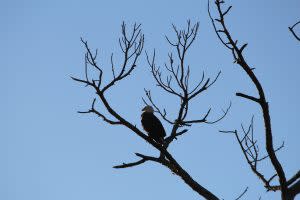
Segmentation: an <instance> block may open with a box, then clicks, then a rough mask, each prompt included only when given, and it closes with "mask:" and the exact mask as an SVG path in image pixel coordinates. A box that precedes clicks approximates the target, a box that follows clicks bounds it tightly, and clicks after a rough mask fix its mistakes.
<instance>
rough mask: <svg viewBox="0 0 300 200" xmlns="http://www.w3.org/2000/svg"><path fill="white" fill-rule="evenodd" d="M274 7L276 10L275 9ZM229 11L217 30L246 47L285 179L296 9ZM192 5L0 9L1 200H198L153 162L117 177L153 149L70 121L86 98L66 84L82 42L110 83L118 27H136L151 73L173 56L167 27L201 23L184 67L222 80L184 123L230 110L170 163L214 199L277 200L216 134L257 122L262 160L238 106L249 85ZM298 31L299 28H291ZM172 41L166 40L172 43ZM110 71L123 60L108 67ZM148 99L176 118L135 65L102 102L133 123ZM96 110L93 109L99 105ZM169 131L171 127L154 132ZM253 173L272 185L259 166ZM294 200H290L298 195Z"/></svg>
mask: <svg viewBox="0 0 300 200" xmlns="http://www.w3.org/2000/svg"><path fill="white" fill-rule="evenodd" d="M283 2H284V3H283ZM227 3H228V4H230V5H233V9H232V11H231V13H230V15H229V16H228V18H227V24H228V27H229V29H230V30H231V32H232V35H233V37H234V38H236V39H238V40H239V41H240V42H241V43H242V42H248V43H249V45H248V47H247V49H246V50H245V56H246V58H247V61H248V63H249V64H250V65H251V66H253V67H255V68H256V69H255V73H256V74H257V76H258V78H259V79H260V81H261V83H262V85H263V86H264V89H265V92H266V96H267V99H268V101H269V102H270V109H271V115H272V125H273V133H274V145H275V146H278V145H280V144H281V142H282V141H285V148H284V149H282V150H281V151H280V152H279V153H277V155H278V157H279V160H280V161H281V162H282V164H283V167H284V169H285V172H286V176H287V178H289V177H291V176H292V175H293V174H294V173H295V172H296V171H298V170H299V168H300V156H299V150H300V149H299V142H300V135H299V128H298V124H297V123H298V119H299V115H298V113H300V106H299V102H300V95H299V84H300V80H299V73H300V69H299V62H300V57H299V52H300V43H299V42H297V41H296V40H295V38H293V37H292V35H291V33H290V32H289V31H288V26H291V25H292V24H293V23H295V22H296V21H297V20H299V18H300V13H299V9H300V1H298V0H291V1H279V0H275V1H274V0H265V1H259V0H255V1H238V0H234V1H228V2H227ZM206 5H207V2H206V1H201V0H198V1H196V0H187V1H179V0H172V1H171V0H167V1H158V0H152V1H138V0H127V1H121V0H110V1H103V0H102V1H101V0H100V1H96V0H85V1H83V0H81V1H79V0H74V1H59V0H52V1H40V0H28V1H17V0H10V1H3V0H2V1H1V2H0V16H1V17H0V24H1V32H0V42H1V47H0V55H1V56H0V58H1V59H0V66H1V67H0V75H1V79H0V82H1V84H0V89H1V100H0V102H1V103H0V109H1V113H0V118H1V126H0V159H1V165H0V199H3V200H66V199H70V200H71V199H72V200H83V199H89V200H96V199H97V200H99V199H107V200H108V199H109V200H120V199H131V200H140V199H143V200H150V199H151V200H152V199H190V200H192V199H202V198H199V196H198V195H197V194H196V193H195V192H193V191H192V190H191V189H190V188H188V187H187V186H186V185H185V184H184V183H183V182H182V180H181V179H180V178H178V177H176V176H174V175H172V173H170V171H169V170H168V169H165V168H164V167H162V166H159V165H157V164H155V163H150V162H149V163H146V164H144V165H141V166H138V167H135V168H130V169H123V170H116V169H113V168H112V166H113V165H116V164H120V163H122V162H130V161H134V160H136V157H135V155H134V153H135V152H140V153H145V154H148V155H158V153H157V152H156V151H155V150H153V149H152V147H151V146H149V145H148V144H146V143H145V142H144V141H143V140H141V139H140V138H138V137H137V136H135V135H134V134H132V132H130V131H129V130H127V129H126V128H123V127H111V126H109V125H107V124H105V123H104V122H103V121H102V120H101V119H97V118H96V117H95V116H93V115H80V114H77V113H76V112H77V111H78V110H87V109H89V107H90V103H91V101H92V98H93V97H94V96H95V95H94V92H93V91H92V90H91V89H88V88H85V87H83V86H82V85H80V84H78V83H75V82H73V81H72V80H71V79H70V75H73V76H77V77H82V76H83V72H84V68H83V66H84V65H83V64H84V60H83V58H84V48H83V46H82V44H81V42H80V37H84V38H85V39H86V40H88V41H89V43H90V46H91V47H92V48H99V50H100V56H99V61H98V62H99V63H101V65H102V66H103V68H104V71H105V81H108V80H110V78H111V71H110V68H109V56H110V54H111V52H115V54H116V55H118V54H119V55H120V49H119V46H118V42H117V39H118V37H119V36H120V25H121V23H122V21H125V22H126V23H128V26H130V25H131V24H133V23H134V22H139V23H142V29H143V32H144V33H145V38H146V39H145V50H148V51H152V50H153V48H156V50H157V54H158V57H157V63H158V64H163V63H164V62H165V61H166V60H167V53H168V51H170V50H171V47H170V46H168V44H167V42H166V41H165V39H164V35H169V36H170V37H171V38H172V37H173V36H174V33H173V32H172V29H171V24H172V23H174V24H176V25H177V26H178V27H184V26H185V25H186V20H187V19H191V20H192V22H196V21H200V32H199V35H198V37H197V40H196V41H195V43H194V46H193V47H192V48H191V50H190V52H189V55H188V57H187V63H189V64H190V66H191V71H192V79H193V80H197V79H199V77H200V75H201V73H202V71H203V70H204V71H205V73H206V75H207V77H214V76H215V75H216V74H217V72H218V71H219V70H221V71H222V74H221V77H220V79H219V80H218V81H217V83H216V84H215V85H214V86H213V87H211V88H210V89H209V90H208V91H206V92H205V93H203V94H202V95H201V96H200V97H198V98H197V99H196V100H194V101H193V103H192V107H191V112H190V116H189V117H190V118H193V117H197V116H198V117H201V116H202V115H203V113H205V112H206V111H207V109H208V108H209V107H212V113H211V116H210V118H209V119H212V120H213V119H215V118H217V117H218V116H219V115H220V114H221V112H222V111H221V110H222V108H226V106H228V104H229V102H230V101H231V102H232V109H231V111H230V113H229V114H228V116H227V117H226V118H225V119H224V120H223V121H221V122H220V123H218V124H215V125H204V124H200V125H193V127H192V128H191V129H190V131H189V132H188V134H186V135H185V136H184V137H182V138H180V140H177V141H175V142H174V143H173V145H172V146H171V147H170V151H171V152H172V153H173V154H174V157H175V158H177V160H178V161H179V163H181V164H182V166H183V167H184V168H185V169H186V170H187V171H188V172H190V174H191V175H192V176H193V177H194V178H195V179H196V180H197V181H199V183H200V184H202V185H203V186H205V187H207V188H208V189H209V190H211V191H212V192H214V193H215V194H216V195H217V196H218V197H219V198H224V199H234V197H237V196H238V195H239V194H240V193H241V192H242V191H243V190H244V188H245V187H247V186H249V191H248V192H247V194H246V195H245V198H244V199H251V200H253V199H258V198H259V196H261V197H262V199H263V200H270V199H272V200H277V199H279V193H266V192H265V190H264V187H263V185H262V183H261V182H260V181H259V180H258V178H257V177H256V176H254V174H252V173H251V170H250V168H249V166H248V165H247V163H246V161H245V160H244V158H243V156H242V153H241V151H240V149H239V147H238V144H237V142H236V141H235V139H234V137H233V136H232V135H228V134H221V133H219V132H218V130H224V129H225V130H228V129H239V128H240V124H241V123H243V124H245V125H247V124H248V123H249V121H250V119H251V116H252V115H253V114H254V115H255V134H256V137H257V138H258V139H259V144H260V145H261V148H260V149H261V152H262V154H263V155H264V153H265V151H264V147H263V144H264V140H263V129H262V126H263V125H262V123H261V117H260V112H259V111H260V110H259V109H258V107H257V105H254V104H253V103H251V102H248V101H246V100H244V99H240V98H238V97H236V96H235V95H234V94H235V92H236V91H241V92H245V93H248V94H253V95H255V94H256V93H255V90H254V87H253V85H251V82H250V80H249V79H248V78H247V77H246V75H245V74H244V73H243V72H242V70H241V69H240V68H239V67H238V66H237V65H235V64H233V59H232V57H231V54H230V52H229V51H228V50H227V49H225V48H224V47H223V46H222V45H221V43H220V42H219V41H218V39H217V37H216V35H215V33H214V32H213V29H212V25H211V23H210V21H209V18H208V15H207V11H206ZM298 31H299V32H300V29H298ZM173 38H174V37H173ZM115 62H116V64H118V63H119V64H120V62H121V59H117V57H116V61H115ZM144 88H147V89H151V90H152V94H153V97H154V99H155V100H156V102H157V103H158V104H159V105H160V106H163V107H166V108H167V110H168V111H169V116H170V118H174V117H175V116H174V114H175V113H176V109H177V106H178V101H177V99H175V98H174V97H172V96H169V95H167V94H165V93H163V92H161V90H160V89H159V88H157V87H155V85H154V81H153V78H152V77H151V75H150V72H149V68H148V67H147V65H146V62H145V55H144V54H143V56H142V57H141V59H140V60H139V62H138V67H137V69H136V70H135V71H134V73H133V74H132V76H130V78H128V79H126V80H125V81H123V82H121V83H120V84H118V85H117V86H116V87H114V88H113V89H112V90H111V91H109V92H108V97H107V98H108V100H109V101H110V102H111V104H112V105H113V107H114V108H115V109H116V110H117V111H119V112H120V113H121V114H122V115H123V116H125V117H126V118H127V119H128V120H130V121H131V122H132V123H133V124H136V125H137V126H138V127H140V128H141V125H140V114H141V108H142V107H143V102H142V100H141V97H143V96H144V92H143V89H144ZM98 108H99V110H102V111H103V107H101V105H99V106H98ZM164 126H165V128H166V130H167V131H170V128H171V127H170V126H168V124H166V123H164ZM260 167H261V169H262V170H263V171H264V173H265V174H266V175H267V176H271V175H273V168H272V166H271V165H270V163H269V162H263V163H261V165H260ZM297 199H300V198H299V196H298V198H297Z"/></svg>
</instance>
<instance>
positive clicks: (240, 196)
mask: <svg viewBox="0 0 300 200" xmlns="http://www.w3.org/2000/svg"><path fill="white" fill-rule="evenodd" d="M227 12H228V11H227ZM248 188H249V187H246V189H245V190H244V191H243V192H242V194H240V195H239V196H238V197H237V198H236V199H235V200H239V199H241V198H242V197H243V196H244V195H245V194H246V192H247V191H248Z"/></svg>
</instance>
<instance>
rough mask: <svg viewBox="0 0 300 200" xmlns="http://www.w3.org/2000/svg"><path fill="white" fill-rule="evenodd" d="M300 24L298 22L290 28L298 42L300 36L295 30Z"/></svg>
mask: <svg viewBox="0 0 300 200" xmlns="http://www.w3.org/2000/svg"><path fill="white" fill-rule="evenodd" d="M299 24H300V21H298V22H296V23H295V24H294V25H293V26H290V27H289V30H290V31H291V33H292V34H293V36H294V37H295V38H296V40H298V41H299V42H300V36H299V35H298V34H296V32H295V30H294V28H295V27H296V26H297V25H299Z"/></svg>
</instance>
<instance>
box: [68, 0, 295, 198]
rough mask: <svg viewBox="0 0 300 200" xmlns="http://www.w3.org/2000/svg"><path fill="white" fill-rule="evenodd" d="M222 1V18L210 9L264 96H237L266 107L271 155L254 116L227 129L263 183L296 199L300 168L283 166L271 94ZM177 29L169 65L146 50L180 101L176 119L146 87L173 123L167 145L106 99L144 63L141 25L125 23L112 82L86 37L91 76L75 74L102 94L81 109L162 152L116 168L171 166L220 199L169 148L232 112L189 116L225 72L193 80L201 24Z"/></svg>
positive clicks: (160, 79) (158, 80)
mask: <svg viewBox="0 0 300 200" xmlns="http://www.w3.org/2000/svg"><path fill="white" fill-rule="evenodd" d="M222 4H224V1H222V0H216V1H215V5H216V10H217V15H218V18H217V19H214V18H213V17H212V15H211V12H210V10H209V5H208V13H209V16H210V18H211V21H212V24H213V27H214V30H215V32H216V34H217V36H218V38H219V39H220V41H221V42H222V43H223V44H224V46H225V47H226V48H227V49H229V50H230V51H231V53H232V56H233V58H234V61H235V63H236V64H238V65H239V66H240V67H241V68H242V69H243V70H244V71H245V72H246V74H247V76H248V77H249V78H250V79H251V80H252V82H253V84H254V86H255V87H256V89H257V92H258V97H255V96H250V95H248V94H245V93H241V92H237V93H236V95H237V96H239V97H242V98H245V99H247V100H250V101H252V102H254V103H257V104H258V105H259V106H260V108H261V112H262V113H261V114H262V116H263V122H264V125H265V130H264V134H265V138H266V145H265V148H266V151H267V155H260V152H259V147H258V145H257V140H256V139H255V136H254V120H253V117H252V119H251V122H250V125H249V127H248V128H244V126H242V132H241V133H240V131H237V130H230V131H222V132H225V133H232V134H233V135H234V136H235V138H236V140H237V142H238V144H239V146H240V148H241V150H242V153H243V155H244V157H245V159H246V161H247V163H248V165H249V166H250V168H251V170H252V172H253V173H254V174H255V175H256V176H258V177H259V178H260V179H261V180H262V183H263V184H264V187H265V188H266V190H267V191H280V192H281V197H282V199H284V200H292V199H294V197H295V196H296V195H297V194H298V193H300V171H298V172H297V173H296V174H295V175H294V176H293V177H291V178H290V179H288V180H287V178H286V176H285V172H284V170H283V168H282V165H281V163H280V161H279V160H278V158H277V156H276V151H278V150H280V149H281V148H282V147H283V146H284V144H282V145H281V146H279V147H277V148H274V146H273V134H272V129H271V128H272V127H271V118H270V114H269V105H268V102H267V99H266V97H265V93H264V90H263V87H262V85H261V83H260V82H259V80H258V79H257V77H256V75H255V74H254V71H253V70H254V68H253V67H251V66H250V65H248V63H247V61H246V60H245V58H244V54H243V50H245V48H246V46H247V44H243V45H242V46H241V47H239V45H238V42H237V40H234V39H233V38H232V36H231V34H230V32H229V30H228V28H227V26H226V24H225V15H227V14H228V13H229V11H230V9H231V8H232V7H231V6H229V7H228V8H226V9H223V8H222ZM294 26H295V25H294ZM294 26H293V27H294ZM217 27H220V28H217ZM173 30H174V33H175V39H174V40H172V39H170V38H169V37H167V36H166V40H167V42H168V43H169V45H170V46H171V47H172V48H173V50H174V52H170V53H169V54H168V62H167V63H166V64H164V66H163V67H160V66H159V65H157V64H156V52H155V50H154V51H153V53H152V55H150V54H148V53H146V59H147V63H148V65H149V69H150V71H151V74H152V76H153V78H154V81H155V84H156V85H157V86H159V87H160V88H161V89H162V90H163V91H164V92H165V93H168V94H171V95H172V96H173V97H174V98H177V99H179V100H180V101H179V102H180V103H179V106H178V107H179V108H178V112H177V115H176V118H175V119H170V117H169V116H168V112H167V110H166V109H165V108H160V107H159V106H158V105H157V104H156V103H155V100H154V98H153V96H152V93H151V91H150V90H145V95H146V98H145V99H144V98H143V101H144V103H145V104H149V105H152V106H153V107H154V109H155V112H156V113H158V114H159V115H160V117H161V118H162V119H163V120H164V121H166V122H167V123H168V124H169V125H170V126H172V129H171V132H170V133H169V134H168V136H167V137H166V138H165V139H164V142H163V144H160V143H157V142H156V141H155V140H153V139H152V138H151V137H149V136H148V135H147V134H145V133H144V132H143V131H142V130H140V129H139V128H137V127H136V126H135V125H134V123H132V122H130V121H128V120H127V119H126V117H124V116H122V115H121V114H120V113H119V112H118V111H117V110H116V109H115V108H113V107H112V105H111V104H110V102H109V100H108V99H107V98H106V92H107V91H108V90H110V89H111V88H112V87H113V86H114V85H116V84H119V83H120V82H121V81H122V80H124V79H125V78H128V77H129V76H130V74H131V73H133V71H134V69H135V68H136V67H137V66H138V59H139V58H140V57H141V54H142V51H143V47H144V35H143V33H142V31H141V25H140V24H134V25H133V28H132V31H131V32H128V30H127V27H126V25H125V23H123V24H122V26H121V33H122V36H121V38H120V39H119V45H120V49H121V51H122V53H123V62H122V65H121V66H120V67H116V66H115V64H114V57H113V54H111V57H110V61H111V66H110V67H109V68H110V71H111V73H112V77H113V78H112V80H110V81H109V82H108V83H104V81H103V76H104V74H105V73H106V72H107V71H105V69H104V68H103V67H100V65H99V64H98V59H97V50H96V51H95V52H94V51H93V50H91V49H90V47H89V45H88V42H87V41H85V40H84V39H81V41H82V43H83V45H84V48H85V50H86V53H85V75H84V78H82V79H80V78H75V77H72V79H73V80H75V81H77V82H80V83H83V84H85V85H86V86H88V87H91V88H93V90H94V91H95V92H96V98H95V99H93V101H92V105H91V108H90V109H89V110H87V111H84V112H79V113H84V114H86V113H92V114H96V115H97V116H98V117H100V118H101V119H103V121H105V122H107V123H109V124H111V125H121V126H124V127H126V128H128V129H129V130H131V131H132V132H133V133H135V134H136V135H137V136H138V137H140V138H141V139H143V140H144V141H145V142H146V143H148V144H150V145H151V146H152V147H153V148H154V149H156V150H158V151H159V152H160V156H158V157H156V156H152V155H145V154H141V153H135V155H136V156H137V157H138V160H136V161H134V162H129V163H122V164H120V165H117V166H114V168H117V169H120V168H129V167H134V166H137V165H142V164H143V163H145V162H149V161H152V162H155V163H158V164H161V165H162V166H164V167H167V168H168V169H170V171H171V172H172V173H173V174H176V175H177V176H179V177H180V178H181V179H182V180H183V181H184V182H185V183H186V184H187V185H188V186H189V187H190V188H192V189H193V190H194V191H195V192H197V193H198V194H199V195H200V196H202V197H204V198H205V199H208V200H218V199H220V198H218V197H217V196H216V195H215V194H214V193H213V192H212V191H209V190H208V189H207V188H206V187H205V186H203V184H201V183H199V182H197V181H196V180H195V179H193V178H192V177H191V176H190V174H189V173H188V172H187V171H186V170H185V169H183V168H182V166H181V165H180V163H178V162H177V160H176V159H175V158H174V156H173V155H172V153H171V152H170V151H169V150H168V147H169V146H170V145H171V144H172V143H173V141H175V139H179V138H180V137H182V136H183V135H185V133H187V132H188V131H189V127H190V126H191V125H193V124H198V123H205V124H214V123H216V122H218V121H220V120H221V119H223V118H224V117H225V116H226V114H227V113H228V111H229V109H230V106H231V104H230V105H229V106H228V107H227V108H226V109H225V110H224V111H223V113H222V114H221V116H220V117H219V118H218V119H215V120H212V121H210V120H208V118H209V114H210V113H211V108H208V110H207V112H206V113H205V114H204V115H203V116H202V117H200V118H198V119H190V118H189V117H190V116H189V107H190V105H191V103H192V100H194V99H195V98H196V97H198V96H200V95H203V94H205V91H206V90H207V89H209V88H210V87H212V86H213V85H214V84H215V83H216V81H217V80H218V77H219V76H220V74H221V72H219V73H218V74H217V75H216V76H215V77H214V78H213V79H210V78H206V77H205V73H204V72H203V74H202V77H201V78H199V81H198V83H196V84H194V85H193V84H191V81H190V75H191V68H190V66H188V65H187V64H186V55H187V53H188V52H189V50H190V47H191V45H192V44H193V43H194V41H195V39H196V37H197V33H198V30H199V23H195V24H191V22H190V21H188V22H187V27H186V28H185V29H178V28H177V27H176V26H175V25H173ZM92 71H93V72H96V75H97V77H96V78H94V76H93V75H92ZM97 102H99V103H100V104H102V105H103V106H104V107H105V109H106V111H107V113H108V114H103V113H101V112H100V111H99V110H97V108H96V106H97V105H96V103H97ZM266 159H269V160H270V161H271V163H272V165H273V168H274V175H273V176H271V177H269V178H267V177H266V176H265V175H264V174H263V172H261V171H260V170H259V168H258V164H259V163H260V162H262V161H264V160H266ZM275 177H278V182H279V183H278V184H273V183H272V181H274V179H275ZM247 190H248V187H247V188H246V189H245V190H244V191H243V192H242V193H241V194H240V195H239V196H238V197H237V198H236V199H241V198H242V196H243V195H244V194H245V193H246V192H247Z"/></svg>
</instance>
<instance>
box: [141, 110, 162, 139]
mask: <svg viewBox="0 0 300 200" xmlns="http://www.w3.org/2000/svg"><path fill="white" fill-rule="evenodd" d="M143 111H144V109H143ZM141 122H142V126H143V128H144V130H145V131H146V132H147V133H148V135H149V137H151V138H152V139H154V140H155V141H156V142H157V143H162V142H163V140H164V137H165V136H166V131H165V129H164V127H163V125H162V123H161V122H160V121H159V119H158V118H157V117H156V116H155V115H154V114H153V112H149V111H147V110H146V111H144V112H143V113H142V116H141Z"/></svg>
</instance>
